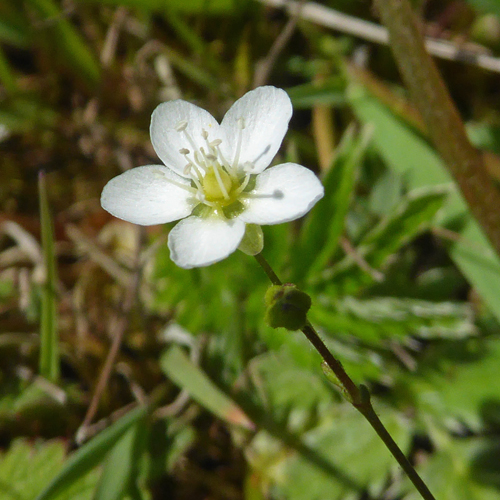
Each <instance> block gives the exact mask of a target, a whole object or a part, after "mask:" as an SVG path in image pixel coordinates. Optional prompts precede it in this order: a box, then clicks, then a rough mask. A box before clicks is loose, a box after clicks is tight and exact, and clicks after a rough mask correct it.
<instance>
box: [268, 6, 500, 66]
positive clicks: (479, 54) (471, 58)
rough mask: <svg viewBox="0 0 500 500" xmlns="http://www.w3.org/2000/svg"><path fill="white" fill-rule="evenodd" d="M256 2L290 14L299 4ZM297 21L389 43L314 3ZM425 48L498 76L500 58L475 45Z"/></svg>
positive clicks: (380, 33)
mask: <svg viewBox="0 0 500 500" xmlns="http://www.w3.org/2000/svg"><path fill="white" fill-rule="evenodd" d="M258 1H259V2H261V3H263V4H265V5H269V6H271V7H276V8H284V9H286V10H288V11H292V10H293V9H294V8H295V6H296V4H297V3H298V2H296V1H294V0H258ZM300 17H301V18H302V19H305V20H307V21H311V22H313V23H316V24H318V25H319V26H325V27H327V28H331V29H333V30H337V31H340V32H341V33H347V34H349V35H352V36H355V37H358V38H361V39H362V40H366V41H369V42H374V43H379V44H383V45H387V44H388V43H389V35H388V33H387V30H386V29H385V28H384V27H383V26H380V25H378V24H375V23H372V22H369V21H365V20H363V19H359V18H357V17H354V16H349V15H347V14H344V13H343V12H339V11H337V10H334V9H331V8H330V7H326V6H325V5H321V4H319V3H316V2H307V3H305V4H304V7H303V9H302V12H301V16H300ZM425 47H426V49H427V51H428V52H429V54H431V55H433V56H435V57H439V58H441V59H446V60H449V61H459V62H463V63H465V64H472V65H475V66H478V67H480V68H483V69H485V70H488V71H494V72H495V73H500V58H498V57H494V56H492V55H490V54H489V53H488V49H487V48H486V47H482V46H478V45H477V44H474V45H471V44H468V45H466V46H462V45H458V44H456V43H453V42H450V41H448V40H442V39H440V38H432V37H426V38H425Z"/></svg>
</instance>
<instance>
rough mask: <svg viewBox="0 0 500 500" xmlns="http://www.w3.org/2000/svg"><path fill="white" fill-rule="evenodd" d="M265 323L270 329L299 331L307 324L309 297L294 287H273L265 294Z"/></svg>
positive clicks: (291, 285) (288, 284)
mask: <svg viewBox="0 0 500 500" xmlns="http://www.w3.org/2000/svg"><path fill="white" fill-rule="evenodd" d="M266 306H267V310H266V321H267V324H268V325H269V326H270V327H272V328H280V327H281V328H286V329H287V330H292V331H295V330H300V329H301V328H303V327H304V326H305V324H306V322H307V311H309V309H310V307H311V297H309V295H307V293H305V292H302V291H300V290H299V289H298V288H297V287H296V286H295V285H293V284H291V283H285V284H284V285H273V286H271V287H269V289H268V290H267V292H266Z"/></svg>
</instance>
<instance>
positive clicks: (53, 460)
mask: <svg viewBox="0 0 500 500" xmlns="http://www.w3.org/2000/svg"><path fill="white" fill-rule="evenodd" d="M65 455H66V446H65V444H64V443H63V442H62V441H49V442H47V443H34V444H33V443H29V442H27V441H25V440H22V439H18V440H16V441H14V442H13V443H12V445H11V447H10V448H9V450H8V451H7V452H5V453H4V454H3V455H1V456H0V500H32V499H33V498H35V497H36V495H37V494H38V493H39V492H40V491H41V490H42V488H43V487H44V486H45V485H46V484H47V480H49V479H50V478H51V477H54V476H55V475H56V474H57V473H58V472H59V470H60V469H61V467H62V466H63V463H64V458H65ZM96 480H97V475H96V474H87V475H85V476H82V477H80V478H78V480H77V481H76V482H75V483H74V484H73V486H72V487H71V488H70V489H69V490H68V491H67V492H65V493H64V494H61V495H58V496H54V497H51V500H90V499H91V498H92V490H93V489H94V487H95V483H96Z"/></svg>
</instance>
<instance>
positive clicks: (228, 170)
mask: <svg viewBox="0 0 500 500" xmlns="http://www.w3.org/2000/svg"><path fill="white" fill-rule="evenodd" d="M187 126H188V122H187V121H186V120H182V121H180V122H179V123H178V124H177V126H176V127H175V128H176V130H177V131H178V132H179V133H180V134H183V135H184V136H185V138H186V140H187V143H188V146H190V147H189V149H188V148H182V149H180V150H179V152H180V153H181V154H182V155H183V156H185V158H186V161H187V164H186V166H185V167H184V175H185V176H186V177H189V178H190V179H191V182H192V187H191V188H190V191H191V192H193V194H194V198H195V199H196V200H197V201H198V202H199V203H202V204H204V205H207V206H208V207H210V208H211V209H213V210H214V211H217V212H223V213H224V214H225V215H226V216H227V213H228V211H227V210H224V211H223V209H225V208H226V207H228V206H229V205H233V204H234V203H235V202H237V201H238V199H239V197H240V195H241V193H242V192H243V190H244V189H245V188H246V187H247V185H248V182H249V180H250V173H248V172H245V171H244V169H243V168H241V167H240V164H239V157H240V152H241V143H242V130H243V129H244V128H245V124H244V121H243V119H240V120H238V137H237V143H236V150H235V154H234V158H233V159H232V161H231V162H229V161H227V159H226V158H225V157H224V155H223V154H222V151H221V150H220V147H219V146H220V145H221V143H222V141H221V140H220V139H215V140H213V141H210V140H209V137H208V132H207V131H206V130H204V129H203V130H202V133H201V135H202V138H203V141H204V143H205V145H204V146H199V145H197V144H196V142H195V141H194V140H193V138H192V137H191V135H190V133H189V132H188V130H187ZM246 166H247V167H250V169H251V167H252V165H246ZM229 213H230V214H231V211H229Z"/></svg>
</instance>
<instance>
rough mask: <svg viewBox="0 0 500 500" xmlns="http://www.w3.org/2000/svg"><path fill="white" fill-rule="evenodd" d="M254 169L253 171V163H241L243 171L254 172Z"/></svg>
mask: <svg viewBox="0 0 500 500" xmlns="http://www.w3.org/2000/svg"><path fill="white" fill-rule="evenodd" d="M254 169H255V163H253V162H251V161H246V162H245V163H243V170H245V171H247V172H248V170H254Z"/></svg>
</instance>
